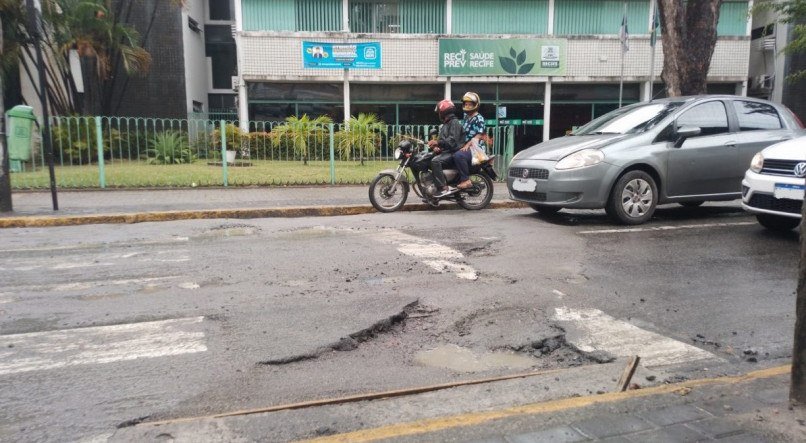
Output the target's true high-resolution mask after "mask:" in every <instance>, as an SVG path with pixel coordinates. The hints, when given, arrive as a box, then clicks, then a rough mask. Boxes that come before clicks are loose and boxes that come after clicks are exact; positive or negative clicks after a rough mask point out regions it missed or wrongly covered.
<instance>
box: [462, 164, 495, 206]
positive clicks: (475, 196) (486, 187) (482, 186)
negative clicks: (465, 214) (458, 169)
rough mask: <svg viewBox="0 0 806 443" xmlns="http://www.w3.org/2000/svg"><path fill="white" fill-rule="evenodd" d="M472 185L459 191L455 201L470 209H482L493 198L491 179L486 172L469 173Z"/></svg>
mask: <svg viewBox="0 0 806 443" xmlns="http://www.w3.org/2000/svg"><path fill="white" fill-rule="evenodd" d="M470 181H471V182H472V183H473V186H471V187H470V188H468V189H466V190H463V191H461V195H460V198H458V199H457V200H456V203H457V204H458V205H459V206H461V207H463V208H465V209H467V210H470V211H477V210H479V209H484V208H486V207H487V206H489V205H490V202H491V201H492V199H493V181H492V180H490V177H487V175H486V174H480V173H476V174H470Z"/></svg>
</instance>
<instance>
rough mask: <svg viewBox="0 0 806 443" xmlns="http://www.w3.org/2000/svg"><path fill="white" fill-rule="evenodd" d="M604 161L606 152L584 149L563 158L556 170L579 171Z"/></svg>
mask: <svg viewBox="0 0 806 443" xmlns="http://www.w3.org/2000/svg"><path fill="white" fill-rule="evenodd" d="M602 161H604V152H602V151H600V150H598V149H583V150H581V151H577V152H574V153H573V154H571V155H567V156H565V157H563V158H562V159H561V160H560V161H558V162H557V165H556V166H555V167H554V168H555V169H560V170H562V169H577V168H584V167H586V166H593V165H597V164H599V163H601V162H602Z"/></svg>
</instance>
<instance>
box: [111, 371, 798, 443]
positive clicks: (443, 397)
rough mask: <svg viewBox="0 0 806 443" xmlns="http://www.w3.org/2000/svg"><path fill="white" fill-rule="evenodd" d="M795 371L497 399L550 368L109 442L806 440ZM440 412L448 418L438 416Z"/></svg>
mask: <svg viewBox="0 0 806 443" xmlns="http://www.w3.org/2000/svg"><path fill="white" fill-rule="evenodd" d="M789 370H790V368H789V365H786V366H777V367H771V368H767V369H761V370H757V371H754V372H749V373H747V374H743V375H737V376H723V377H716V378H708V379H699V380H690V381H684V382H681V383H675V384H664V383H658V384H657V385H655V386H651V387H645V388H643V389H636V390H630V391H626V392H607V393H606V392H601V393H589V394H587V395H582V396H580V395H570V396H567V395H566V396H560V397H557V396H553V397H551V396H549V397H548V398H545V399H543V400H537V402H532V403H519V402H508V401H506V400H502V401H497V400H496V399H497V398H498V397H499V396H500V395H502V394H504V395H505V393H506V391H507V390H512V389H519V390H520V391H521V392H523V393H524V395H526V396H529V395H531V396H533V397H542V396H545V395H546V394H545V392H544V390H543V389H542V387H544V386H549V385H551V386H553V385H554V384H553V383H552V381H553V380H557V378H555V377H557V376H559V377H563V380H565V378H566V377H567V376H568V373H567V372H564V373H562V374H559V373H556V372H552V373H550V374H546V377H543V378H542V379H541V378H530V379H522V380H511V381H507V382H495V383H490V384H482V385H477V386H466V387H458V388H452V389H448V390H444V391H435V392H426V393H422V394H418V395H414V396H406V397H399V398H386V399H376V400H371V401H358V402H350V403H343V404H339V403H331V404H329V405H327V406H318V407H310V408H307V407H301V405H300V404H297V405H291V406H289V407H288V408H273V409H274V410H260V409H257V410H242V411H233V412H230V413H222V414H217V415H210V416H205V417H178V418H173V419H168V420H164V421H151V422H149V420H145V421H144V422H142V423H139V424H134V425H133V426H128V427H121V428H119V429H118V430H117V431H116V432H115V433H114V434H113V435H112V436H111V438H110V441H127V442H128V441H153V440H158V439H159V438H160V436H165V435H169V436H171V437H173V438H174V439H176V441H201V440H208V441H213V440H214V441H233V440H238V441H289V440H299V439H313V440H312V441H317V442H368V441H385V442H406V443H408V442H422V441H429V442H431V441H434V442H437V441H438V442H441V441H450V442H468V443H470V442H473V443H549V442H551V443H554V442H581V441H597V442H598V441H602V442H604V441H607V442H642V443H643V442H689V441H690V442H694V441H720V442H733V443H736V442H789V441H791V442H799V441H806V409H804V408H797V409H790V408H789V403H788V390H789ZM585 371H586V369H585V368H578V369H576V370H575V372H577V374H575V375H571V379H574V378H575V377H579V376H583V377H584V375H585ZM579 381H581V382H582V383H583V384H584V381H582V380H579ZM456 399H461V400H462V401H461V403H457V402H456V401H455V400H456ZM494 404H498V406H493V405H494ZM513 404H514V406H513ZM440 410H441V411H442V413H441V414H440V413H439V412H436V411H440ZM429 411H430V412H429ZM434 412H436V415H434ZM415 417H417V418H415ZM356 421H358V423H356ZM345 428H346V429H345ZM351 428H352V429H358V430H350V429H351Z"/></svg>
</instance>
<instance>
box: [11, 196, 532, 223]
mask: <svg viewBox="0 0 806 443" xmlns="http://www.w3.org/2000/svg"><path fill="white" fill-rule="evenodd" d="M525 206H526V205H525V204H523V203H520V202H515V201H501V202H492V203H490V206H489V207H488V208H489V209H513V208H523V207H525ZM434 209H436V210H449V209H461V208H460V207H459V206H457V205H444V206H439V207H437V208H432V207H431V206H428V205H425V204H416V205H406V206H404V207H403V209H402V211H427V210H434ZM374 212H377V211H375V208H373V207H372V206H367V205H352V206H300V207H288V208H249V209H205V210H197V211H156V212H140V213H131V214H98V215H65V216H58V215H55V216H32V217H3V218H0V229H2V228H44V227H52V226H74V225H92V224H104V223H111V224H115V223H145V222H163V221H175V220H200V219H213V218H272V217H277V218H283V217H285V218H288V217H332V216H338V215H360V214H371V213H374Z"/></svg>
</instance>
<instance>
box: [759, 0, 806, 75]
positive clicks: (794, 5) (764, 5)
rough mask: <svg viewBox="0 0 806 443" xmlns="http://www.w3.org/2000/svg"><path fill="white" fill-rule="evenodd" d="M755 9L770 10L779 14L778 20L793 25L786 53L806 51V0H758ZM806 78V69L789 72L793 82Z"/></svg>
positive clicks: (785, 49)
mask: <svg viewBox="0 0 806 443" xmlns="http://www.w3.org/2000/svg"><path fill="white" fill-rule="evenodd" d="M753 9H754V10H755V11H762V10H768V11H773V12H775V13H777V14H778V16H779V19H778V21H779V22H781V23H786V24H789V25H791V27H792V28H791V35H790V40H789V43H787V45H786V46H785V47H784V48H783V52H784V53H785V54H795V53H801V52H806V0H758V3H756V4H755V5H754V7H753ZM804 78H806V70H800V71H797V72H791V73H789V76H788V77H787V79H788V80H789V81H792V82H796V81H800V80H803V79H804Z"/></svg>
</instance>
